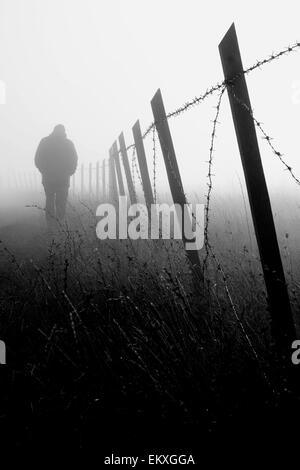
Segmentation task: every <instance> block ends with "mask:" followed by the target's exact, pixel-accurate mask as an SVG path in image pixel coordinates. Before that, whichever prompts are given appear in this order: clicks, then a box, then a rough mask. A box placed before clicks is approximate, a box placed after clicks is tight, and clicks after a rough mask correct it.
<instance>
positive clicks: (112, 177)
mask: <svg viewBox="0 0 300 470" xmlns="http://www.w3.org/2000/svg"><path fill="white" fill-rule="evenodd" d="M109 199H110V202H111V203H113V204H116V207H118V202H119V199H118V185H117V178H116V170H115V158H114V148H113V146H112V147H111V148H110V149H109Z"/></svg>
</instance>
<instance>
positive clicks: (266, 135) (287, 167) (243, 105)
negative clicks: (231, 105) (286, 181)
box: [231, 86, 300, 185]
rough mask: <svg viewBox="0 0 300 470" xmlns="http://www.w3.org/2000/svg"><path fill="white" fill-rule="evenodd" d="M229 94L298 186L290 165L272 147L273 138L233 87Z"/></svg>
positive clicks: (297, 179)
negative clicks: (251, 120)
mask: <svg viewBox="0 0 300 470" xmlns="http://www.w3.org/2000/svg"><path fill="white" fill-rule="evenodd" d="M231 92H232V96H233V98H234V99H235V100H236V102H237V103H238V104H239V105H240V106H242V107H243V108H244V109H245V110H246V111H247V112H248V113H249V114H250V116H251V118H252V119H253V121H254V123H255V125H256V126H257V127H258V128H259V130H260V132H261V133H262V135H263V138H264V140H266V141H267V143H268V145H269V147H270V148H271V150H272V152H273V153H274V155H276V157H278V158H279V160H280V161H281V163H282V164H283V165H284V166H285V168H286V170H288V172H289V173H290V175H291V177H292V178H293V179H294V180H295V181H296V183H297V184H299V185H300V180H299V178H297V176H296V175H295V173H294V172H293V169H292V167H291V166H290V165H288V163H286V161H285V160H284V158H283V154H282V153H281V152H279V151H278V150H277V149H276V148H275V146H274V145H273V143H272V140H273V138H272V137H270V136H269V135H268V134H267V132H266V131H265V130H264V128H263V127H262V123H261V122H260V121H258V119H256V117H255V116H254V114H253V110H252V109H251V108H249V106H248V105H247V104H246V103H244V102H243V101H242V100H241V99H240V98H239V97H238V96H236V94H235V93H234V87H233V86H232V87H231Z"/></svg>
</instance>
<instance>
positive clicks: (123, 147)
mask: <svg viewBox="0 0 300 470" xmlns="http://www.w3.org/2000/svg"><path fill="white" fill-rule="evenodd" d="M119 144H120V151H121V155H122V160H123V165H124V170H125V175H126V180H127V187H128V192H129V197H130V202H131V204H136V203H137V197H136V194H135V190H134V186H133V181H132V175H131V171H130V166H129V160H128V154H127V149H126V145H125V139H124V134H123V132H122V133H121V134H120V135H119Z"/></svg>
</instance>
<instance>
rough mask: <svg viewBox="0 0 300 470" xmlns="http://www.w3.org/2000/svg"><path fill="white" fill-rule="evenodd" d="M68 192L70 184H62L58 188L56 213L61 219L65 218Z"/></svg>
mask: <svg viewBox="0 0 300 470" xmlns="http://www.w3.org/2000/svg"><path fill="white" fill-rule="evenodd" d="M68 192H69V187H68V186H61V187H60V188H57V190H56V215H57V218H58V219H59V220H63V219H64V217H65V214H66V205H67V200H68Z"/></svg>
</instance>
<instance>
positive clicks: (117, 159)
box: [112, 141, 125, 196]
mask: <svg viewBox="0 0 300 470" xmlns="http://www.w3.org/2000/svg"><path fill="white" fill-rule="evenodd" d="M112 151H113V156H114V160H115V166H116V171H117V178H118V185H119V195H120V196H125V189H124V184H123V177H122V171H121V165H120V157H119V151H118V144H117V142H116V141H115V142H114V143H113V146H112Z"/></svg>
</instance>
